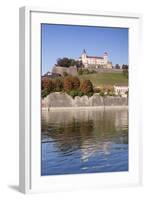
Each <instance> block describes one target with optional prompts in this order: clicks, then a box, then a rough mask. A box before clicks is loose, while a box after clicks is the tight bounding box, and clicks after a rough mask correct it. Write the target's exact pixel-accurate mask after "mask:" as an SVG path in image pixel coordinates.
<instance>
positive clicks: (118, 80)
mask: <svg viewBox="0 0 146 200" xmlns="http://www.w3.org/2000/svg"><path fill="white" fill-rule="evenodd" d="M78 77H79V78H80V80H81V81H82V80H85V79H89V80H90V81H91V82H92V83H93V85H94V86H106V85H115V84H120V85H128V79H127V77H126V76H124V75H123V73H122V72H121V73H96V74H86V75H79V76H78Z"/></svg>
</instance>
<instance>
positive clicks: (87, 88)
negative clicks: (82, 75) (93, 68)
mask: <svg viewBox="0 0 146 200" xmlns="http://www.w3.org/2000/svg"><path fill="white" fill-rule="evenodd" d="M80 90H81V92H83V93H84V94H88V93H90V92H93V85H92V82H91V81H90V80H84V81H83V82H82V84H81V86H80Z"/></svg>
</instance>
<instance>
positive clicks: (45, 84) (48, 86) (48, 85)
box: [41, 77, 54, 94]
mask: <svg viewBox="0 0 146 200" xmlns="http://www.w3.org/2000/svg"><path fill="white" fill-rule="evenodd" d="M41 88H42V90H46V91H47V92H48V94H49V93H50V92H52V91H53V90H54V83H53V81H52V80H51V79H49V78H47V77H45V78H43V79H42V87H41Z"/></svg>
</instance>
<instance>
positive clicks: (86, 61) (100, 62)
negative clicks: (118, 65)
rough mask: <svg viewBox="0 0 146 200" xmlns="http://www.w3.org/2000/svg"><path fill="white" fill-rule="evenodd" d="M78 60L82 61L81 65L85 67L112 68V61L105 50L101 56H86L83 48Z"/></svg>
mask: <svg viewBox="0 0 146 200" xmlns="http://www.w3.org/2000/svg"><path fill="white" fill-rule="evenodd" d="M79 60H80V61H82V63H83V66H84V67H85V68H92V69H98V68H105V69H111V68H112V62H110V61H109V60H108V53H107V52H104V54H103V56H102V57H98V56H88V55H87V53H86V50H85V49H84V50H83V53H82V55H81V57H80V58H79Z"/></svg>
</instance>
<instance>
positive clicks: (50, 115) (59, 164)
mask: <svg viewBox="0 0 146 200" xmlns="http://www.w3.org/2000/svg"><path fill="white" fill-rule="evenodd" d="M41 143H42V145H41V150H42V161H41V175H56V174H75V173H93V172H114V171H127V170H128V110H126V109H117V110H116V109H109V110H66V111H64V110H63V111H62V110H56V111H42V141H41Z"/></svg>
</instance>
